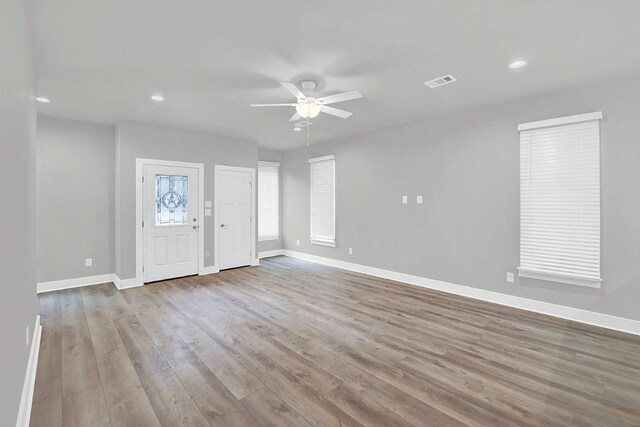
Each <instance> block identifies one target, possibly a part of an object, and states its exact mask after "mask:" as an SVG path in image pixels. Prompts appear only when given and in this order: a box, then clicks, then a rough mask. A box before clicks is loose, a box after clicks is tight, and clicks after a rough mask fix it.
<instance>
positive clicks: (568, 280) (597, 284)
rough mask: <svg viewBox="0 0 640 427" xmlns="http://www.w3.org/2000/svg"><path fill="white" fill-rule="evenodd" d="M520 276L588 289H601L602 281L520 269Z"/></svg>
mask: <svg viewBox="0 0 640 427" xmlns="http://www.w3.org/2000/svg"><path fill="white" fill-rule="evenodd" d="M518 276H519V277H526V278H528V279H538V280H546V281H548V282H557V283H565V284H567V285H577V286H585V287H588V288H594V289H600V288H601V287H602V279H589V278H586V277H576V276H563V275H561V274H553V273H544V272H541V271H534V270H527V269H524V268H522V267H518Z"/></svg>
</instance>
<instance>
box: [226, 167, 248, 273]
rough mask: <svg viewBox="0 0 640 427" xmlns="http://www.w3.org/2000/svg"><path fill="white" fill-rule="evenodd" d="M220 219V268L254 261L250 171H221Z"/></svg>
mask: <svg viewBox="0 0 640 427" xmlns="http://www.w3.org/2000/svg"><path fill="white" fill-rule="evenodd" d="M217 178H218V180H219V186H218V191H219V192H220V196H219V199H218V218H219V219H220V221H219V236H220V267H219V268H220V270H224V269H226V268H234V267H241V266H245V265H250V264H251V257H252V253H251V251H252V245H251V239H252V233H251V227H252V215H253V208H252V191H253V183H252V177H251V172H249V171H246V172H244V171H242V172H241V171H235V170H224V169H222V170H220V171H219V174H218V177H217Z"/></svg>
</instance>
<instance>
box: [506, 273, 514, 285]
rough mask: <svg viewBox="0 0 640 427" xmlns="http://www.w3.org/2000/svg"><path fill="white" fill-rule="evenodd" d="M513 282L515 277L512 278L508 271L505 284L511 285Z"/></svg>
mask: <svg viewBox="0 0 640 427" xmlns="http://www.w3.org/2000/svg"><path fill="white" fill-rule="evenodd" d="M514 281H515V277H514V275H513V273H512V272H510V271H508V272H507V282H509V283H513V282H514Z"/></svg>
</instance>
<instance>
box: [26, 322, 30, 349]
mask: <svg viewBox="0 0 640 427" xmlns="http://www.w3.org/2000/svg"><path fill="white" fill-rule="evenodd" d="M29 335H30V334H29V327H28V326H27V347H29Z"/></svg>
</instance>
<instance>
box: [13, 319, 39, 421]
mask: <svg viewBox="0 0 640 427" xmlns="http://www.w3.org/2000/svg"><path fill="white" fill-rule="evenodd" d="M41 337H42V326H41V325H40V315H38V316H36V323H35V325H34V327H33V338H32V339H31V349H30V351H29V361H28V362H27V371H26V372H25V375H24V384H23V385H22V397H21V398H20V407H19V408H18V419H17V420H16V427H29V421H30V420H31V405H32V403H33V391H34V390H35V386H36V372H37V371H38V356H39V355H40V338H41Z"/></svg>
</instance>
